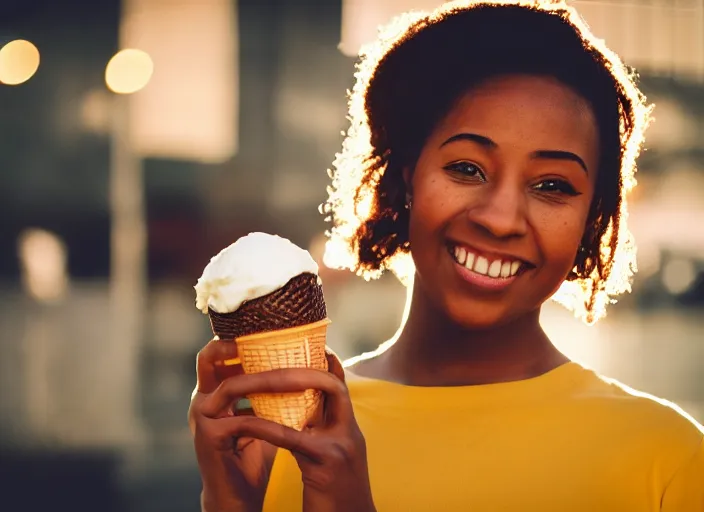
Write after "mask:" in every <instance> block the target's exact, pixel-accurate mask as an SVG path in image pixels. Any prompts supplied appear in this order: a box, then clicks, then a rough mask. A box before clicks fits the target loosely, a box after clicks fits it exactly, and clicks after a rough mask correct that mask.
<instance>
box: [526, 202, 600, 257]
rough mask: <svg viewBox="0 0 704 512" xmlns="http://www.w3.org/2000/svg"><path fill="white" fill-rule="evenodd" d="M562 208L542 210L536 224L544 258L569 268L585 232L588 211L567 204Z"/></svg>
mask: <svg viewBox="0 0 704 512" xmlns="http://www.w3.org/2000/svg"><path fill="white" fill-rule="evenodd" d="M562 208H564V210H563V211H555V210H554V208H551V209H550V211H545V212H541V214H540V215H539V218H538V219H537V220H536V222H535V224H534V226H535V228H536V229H535V233H536V236H537V238H538V246H539V248H540V251H541V253H542V256H543V258H544V259H545V260H546V261H548V262H550V263H552V264H553V265H559V266H561V267H568V270H569V269H570V268H571V267H572V265H573V263H574V259H575V256H576V254H577V249H578V248H579V244H580V242H581V240H582V235H583V234H584V227H585V222H586V216H587V215H586V211H585V212H581V211H575V210H574V209H568V207H567V206H564V207H562ZM580 210H581V209H580Z"/></svg>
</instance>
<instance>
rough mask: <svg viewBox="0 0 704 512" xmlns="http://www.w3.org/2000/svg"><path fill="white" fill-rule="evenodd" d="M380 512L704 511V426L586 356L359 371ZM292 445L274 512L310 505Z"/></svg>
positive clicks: (281, 457)
mask: <svg viewBox="0 0 704 512" xmlns="http://www.w3.org/2000/svg"><path fill="white" fill-rule="evenodd" d="M348 385H349V390H350V395H351V397H352V401H353V403H354V411H355V416H356V418H357V421H358V423H359V426H360V428H361V429H362V432H363V433H364V436H365V439H366V441H367V450H368V459H369V473H370V478H371V483H372V492H373V495H374V502H375V504H376V507H377V510H378V511H379V512H428V511H431V512H432V511H435V512H455V511H465V510H467V511H481V512H504V511H506V512H509V511H510V512H519V511H520V512H533V511H536V512H538V511H539V512H553V511H554V512H558V511H559V512H646V511H649V512H650V511H665V512H704V441H703V437H704V434H703V432H704V430H703V429H702V427H701V426H700V425H698V424H697V423H696V422H695V421H694V420H693V419H691V418H690V417H688V416H687V415H686V414H685V413H683V412H682V411H680V410H679V409H678V408H677V407H676V406H674V405H672V404H669V403H667V402H665V401H663V400H660V399H656V398H654V397H651V396H648V395H644V394H642V393H638V392H636V391H633V390H631V389H629V388H627V387H626V386H623V385H622V384H619V383H617V382H615V381H613V380H609V379H605V378H602V377H600V376H598V375H597V374H596V373H594V372H593V371H591V370H588V369H586V368H583V367H582V366H580V365H578V364H577V363H567V364H565V365H562V366H561V367H559V368H557V369H555V370H553V371H551V372H549V373H547V374H545V375H542V376H540V377H536V378H533V379H528V380H523V381H518V382H509V383H502V384H491V385H482V386H463V387H442V388H427V387H413V386H403V385H399V384H394V383H389V382H384V381H378V380H372V379H365V378H361V377H354V376H351V379H350V381H349V382H348ZM301 493H302V484H301V478H300V471H299V470H298V467H297V466H296V462H295V460H294V459H293V457H292V456H291V454H290V453H288V452H286V451H283V450H280V451H279V453H278V454H277V457H276V460H275V462H274V467H273V470H272V476H271V480H270V483H269V489H268V491H267V497H266V501H265V505H264V511H265V512H287V511H300V510H301Z"/></svg>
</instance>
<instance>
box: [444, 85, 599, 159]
mask: <svg viewBox="0 0 704 512" xmlns="http://www.w3.org/2000/svg"><path fill="white" fill-rule="evenodd" d="M437 132H441V133H437V135H438V136H446V135H448V136H449V135H452V134H454V133H460V132H471V133H477V134H479V135H483V136H486V137H489V138H491V139H492V140H493V141H494V142H496V143H497V144H498V145H499V146H502V142H503V143H504V144H510V145H511V146H513V147H516V148H524V149H525V150H526V151H535V150H536V149H555V150H564V151H573V152H576V153H578V154H580V155H581V156H583V157H584V158H589V155H590V154H591V153H596V152H597V151H598V128H597V124H596V120H595V116H594V113H593V111H592V109H591V107H590V106H589V104H588V103H587V101H586V100H584V99H583V98H582V97H581V96H580V95H578V94H577V93H576V92H574V91H573V90H572V89H570V88H569V87H567V86H566V85H563V84H562V83H560V82H558V81H557V80H555V79H552V78H548V77H535V76H523V75H516V76H503V77H497V78H493V79H491V80H488V81H485V82H483V83H482V84H481V85H479V86H477V87H475V88H473V89H470V90H469V91H468V92H466V93H465V94H464V95H463V96H462V97H461V98H460V99H459V100H458V101H457V103H456V104H455V105H454V107H453V108H452V109H451V110H450V112H449V113H448V115H447V116H446V117H445V119H444V120H443V121H442V122H441V123H440V125H439V126H438V130H437Z"/></svg>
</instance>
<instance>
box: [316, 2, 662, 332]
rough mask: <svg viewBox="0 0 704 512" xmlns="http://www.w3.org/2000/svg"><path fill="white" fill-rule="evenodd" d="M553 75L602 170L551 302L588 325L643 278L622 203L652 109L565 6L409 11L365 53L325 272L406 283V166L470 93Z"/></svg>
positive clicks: (454, 5) (333, 203)
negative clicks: (594, 143) (497, 82)
mask: <svg viewBox="0 0 704 512" xmlns="http://www.w3.org/2000/svg"><path fill="white" fill-rule="evenodd" d="M518 73H521V74H532V75H543V76H550V77H553V78H555V79H557V80H559V81H560V82H562V83H564V84H566V85H567V86H568V87H571V88H572V89H573V90H575V91H576V92H577V93H579V94H580V95H581V96H582V97H583V98H584V99H586V100H587V102H588V103H589V104H590V105H591V107H592V110H593V111H594V114H595V117H596V121H597V125H598V127H599V138H600V162H599V173H598V177H597V182H596V185H595V194H594V199H593V201H592V205H591V209H590V213H589V221H588V223H587V226H586V229H585V232H584V236H583V238H582V242H581V245H580V247H579V250H578V252H577V254H576V257H575V263H574V268H573V269H572V271H571V272H570V274H569V275H568V276H566V279H565V281H564V283H563V285H562V286H561V288H560V290H559V291H558V293H557V294H556V295H555V296H554V297H553V298H554V299H556V300H557V301H558V302H560V303H562V304H563V305H564V306H566V307H567V308H569V309H571V310H572V311H573V312H574V313H575V315H576V316H578V317H579V318H581V319H583V320H584V321H585V322H587V323H593V322H595V321H596V320H598V319H599V318H600V317H602V316H604V314H605V309H606V305H607V304H608V303H609V302H614V299H613V297H614V296H616V295H618V294H621V293H623V292H627V291H630V279H631V277H632V276H633V274H634V273H635V272H636V261H635V244H634V242H633V238H632V235H631V233H630V232H629V230H628V228H627V225H626V220H627V205H626V194H627V193H628V191H629V190H630V189H631V188H632V187H633V186H634V185H635V176H634V175H635V171H636V163H635V162H636V158H637V157H638V154H639V153H640V149H641V145H642V142H643V134H644V131H645V129H646V127H647V124H648V122H649V118H650V112H651V108H650V107H649V106H648V105H647V104H646V100H645V97H644V95H643V94H642V93H641V92H640V90H639V89H638V87H637V82H636V80H637V77H636V75H635V73H634V72H633V71H632V70H631V69H629V68H627V67H626V66H625V65H624V64H623V63H622V62H621V60H620V59H619V57H618V56H617V55H616V54H614V53H613V52H612V51H610V50H609V49H608V48H607V47H606V46H605V45H604V43H603V41H601V40H599V39H596V38H595V37H594V36H593V35H592V34H591V32H589V29H588V28H587V26H586V24H585V23H584V22H583V21H582V19H581V18H580V17H579V15H578V14H577V12H576V11H575V10H574V9H572V8H571V7H569V6H567V5H566V4H564V3H563V2H562V1H560V0H557V1H556V0H553V1H546V0H535V1H530V2H529V1H526V0H512V1H511V0H509V1H505V0H504V1H501V0H493V1H492V0H489V1H486V0H485V1H479V2H478V1H468V0H464V1H458V2H451V3H447V4H445V5H444V6H442V7H440V8H438V9H437V10H436V11H434V12H432V13H430V14H427V13H418V12H411V13H407V14H404V15H402V16H400V17H398V18H396V19H394V20H393V21H392V22H391V23H390V24H389V25H388V26H387V27H386V28H384V29H382V30H381V32H380V35H379V38H378V40H377V41H376V42H375V43H373V44H371V45H368V46H366V47H365V48H363V49H362V51H361V53H360V60H359V62H358V63H357V72H356V74H355V78H356V83H355V86H354V88H353V90H352V92H351V93H350V96H349V119H350V122H351V125H350V128H349V130H348V131H347V133H346V136H345V140H344V142H343V146H342V151H341V152H340V153H338V154H337V156H336V159H335V161H334V163H333V167H334V171H333V172H331V177H332V186H331V187H329V190H328V192H329V198H328V201H327V202H326V203H324V204H323V205H322V212H323V213H324V214H326V215H327V219H326V220H328V221H331V222H332V224H333V227H332V229H331V230H330V231H329V232H328V233H327V234H328V236H329V237H330V239H329V240H328V242H327V246H326V254H325V264H326V265H328V266H332V267H336V268H348V269H350V270H352V271H354V272H356V273H357V274H358V275H361V276H363V277H364V278H365V279H372V278H377V277H379V276H380V275H381V274H382V273H383V272H384V271H385V270H391V271H392V272H393V273H394V274H395V275H396V276H397V277H398V278H399V279H400V280H401V281H402V282H404V283H407V282H408V281H409V279H410V278H411V277H412V275H413V273H414V272H415V269H414V265H413V262H412V259H411V257H410V251H411V246H410V241H409V234H408V225H409V212H408V210H407V209H406V208H405V207H404V206H405V198H406V186H405V183H404V180H403V176H402V173H403V169H404V168H410V169H412V168H413V167H414V166H415V162H416V160H417V158H418V156H419V154H420V152H421V150H422V148H423V145H424V143H425V141H426V139H427V138H428V137H429V135H430V134H431V133H432V131H433V129H434V128H435V126H436V125H437V123H439V122H440V121H441V120H442V119H443V118H444V117H445V116H446V115H447V113H448V111H449V110H450V109H451V108H452V106H453V105H454V104H455V102H456V101H457V100H458V99H459V97H460V96H461V95H462V94H463V93H465V92H466V91H467V90H468V89H470V88H472V87H474V86H477V85H479V84H480V83H482V82H483V81H485V80H487V79H488V78H491V77H493V76H498V75H507V74H518Z"/></svg>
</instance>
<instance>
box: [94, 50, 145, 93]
mask: <svg viewBox="0 0 704 512" xmlns="http://www.w3.org/2000/svg"><path fill="white" fill-rule="evenodd" d="M153 72H154V63H153V62H152V58H151V57H150V56H149V54H148V53H147V52H144V51H142V50H136V49H132V48H130V49H126V50H121V51H119V52H117V53H116V54H115V55H114V56H113V57H112V59H110V62H108V65H107V67H106V68H105V83H106V84H107V86H108V88H109V89H110V90H111V91H113V92H115V93H118V94H132V93H135V92H137V91H139V90H140V89H143V88H144V87H146V85H147V84H148V83H149V80H150V79H151V78H152V74H153Z"/></svg>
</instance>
